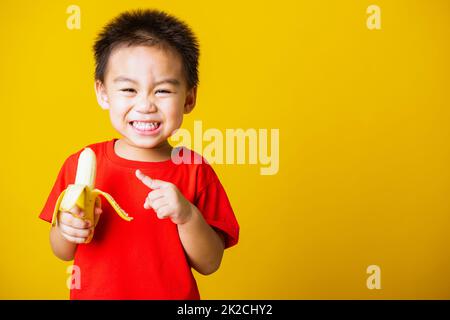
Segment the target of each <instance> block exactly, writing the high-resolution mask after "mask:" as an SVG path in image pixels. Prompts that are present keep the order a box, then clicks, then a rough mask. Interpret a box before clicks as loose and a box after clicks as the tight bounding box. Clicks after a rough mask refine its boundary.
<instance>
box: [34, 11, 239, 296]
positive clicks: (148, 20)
mask: <svg viewBox="0 0 450 320" xmlns="http://www.w3.org/2000/svg"><path fill="white" fill-rule="evenodd" d="M94 51H95V61H96V69H95V80H96V81H95V91H96V95H97V100H98V103H99V104H100V106H101V107H102V108H103V109H105V110H109V115H110V119H111V123H112V125H113V127H114V128H115V129H116V130H117V131H118V132H119V134H120V135H121V136H122V138H121V139H112V140H110V141H104V142H100V143H96V144H91V145H89V146H88V147H90V148H91V149H92V150H93V151H94V152H95V154H96V157H97V178H96V187H98V188H99V189H101V190H104V191H106V192H108V193H110V194H111V195H112V196H113V197H114V199H115V200H116V201H117V202H118V203H119V205H120V206H121V207H122V208H123V209H124V210H125V211H126V212H128V213H129V214H130V216H132V217H133V218H134V219H133V220H132V221H131V222H126V221H123V220H122V219H120V217H118V216H117V215H116V214H115V212H114V209H113V208H112V207H111V206H110V205H109V203H107V202H106V201H103V202H104V204H103V208H101V206H100V205H99V206H96V208H95V214H96V215H98V217H100V219H99V221H98V224H97V225H96V226H95V233H94V237H93V239H92V241H91V242H90V243H84V242H85V241H86V239H87V237H88V236H89V234H90V233H91V232H93V229H94V226H91V225H89V224H88V223H85V222H84V221H83V220H82V219H80V218H79V217H82V215H83V212H82V211H81V210H80V209H79V208H78V207H77V206H75V207H74V208H72V209H71V210H69V212H59V214H58V217H57V225H56V226H55V227H52V228H51V230H50V243H51V247H52V250H53V252H54V254H55V255H56V256H57V257H59V258H60V259H62V260H66V261H69V260H72V259H75V260H74V265H76V266H78V267H79V270H80V279H79V281H80V286H79V288H77V287H74V288H72V289H71V292H70V297H71V299H200V295H199V292H198V288H197V285H196V282H195V279H194V277H193V275H192V271H191V268H194V269H195V270H197V271H198V272H199V273H201V274H204V275H207V274H211V273H213V272H215V271H216V270H217V269H218V268H219V266H220V263H221V260H222V256H223V251H224V249H225V248H228V247H230V246H233V245H235V244H236V243H237V242H238V236H239V225H238V223H237V221H236V218H235V215H234V213H233V210H232V208H231V205H230V203H229V201H228V198H227V195H226V193H225V190H224V189H223V187H222V185H221V183H220V181H219V179H218V177H217V175H216V174H215V172H214V171H213V169H212V167H211V166H210V165H209V164H207V163H206V162H205V159H203V158H201V156H200V155H198V154H195V153H194V152H192V151H190V150H189V149H187V148H180V149H178V148H177V150H175V149H173V148H172V147H171V146H170V144H169V143H168V141H167V139H168V138H169V137H170V135H171V134H173V133H174V131H175V130H176V129H178V128H179V127H180V126H181V124H182V121H183V114H184V113H186V114H187V113H189V112H190V111H192V109H193V108H194V106H195V102H196V94H197V85H198V71H197V67H198V56H199V49H198V43H197V40H196V38H195V36H194V34H193V33H192V31H191V30H190V29H189V27H188V26H187V25H186V24H185V23H184V22H182V21H180V20H178V19H176V18H175V17H173V16H170V15H168V14H166V13H164V12H161V11H156V10H144V11H142V10H138V11H131V12H126V13H123V14H121V15H120V16H118V17H117V18H116V19H114V20H113V21H112V22H110V23H109V24H108V25H107V26H106V27H105V28H104V30H103V31H102V32H101V33H100V34H99V36H98V38H97V40H96V42H95V45H94ZM83 149H84V148H83ZM83 149H81V150H79V151H78V152H76V153H74V154H72V155H71V156H69V157H68V158H67V159H66V161H65V162H64V164H63V166H62V168H61V170H60V172H59V174H58V177H57V179H56V182H55V184H54V186H53V188H52V190H51V193H50V195H49V197H48V199H47V202H46V204H45V206H44V208H43V209H42V212H41V214H40V216H39V217H40V218H41V219H43V220H46V221H51V219H52V212H53V209H54V207H55V203H56V199H57V197H58V196H59V194H60V193H61V192H62V191H63V190H64V189H65V188H66V187H67V186H68V185H69V184H71V183H74V180H75V174H76V167H77V161H78V156H79V155H80V153H81V151H82V150H83ZM175 154H176V155H177V156H181V157H182V158H183V159H186V158H190V159H191V160H192V161H190V162H189V161H184V162H183V163H181V164H180V163H179V162H174V161H172V156H173V155H175ZM183 155H184V156H183ZM186 155H188V157H185V156H186ZM196 157H197V160H198V159H199V158H198V157H200V158H201V160H202V162H201V163H200V164H199V163H198V162H197V161H194V159H193V158H196ZM187 162H189V163H187Z"/></svg>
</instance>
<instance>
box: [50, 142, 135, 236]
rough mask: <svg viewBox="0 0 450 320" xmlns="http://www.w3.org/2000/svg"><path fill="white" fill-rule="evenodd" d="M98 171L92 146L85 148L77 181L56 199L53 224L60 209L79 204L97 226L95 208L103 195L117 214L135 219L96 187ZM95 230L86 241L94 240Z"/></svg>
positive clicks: (126, 218)
mask: <svg viewBox="0 0 450 320" xmlns="http://www.w3.org/2000/svg"><path fill="white" fill-rule="evenodd" d="M96 173H97V160H96V157H95V153H94V151H92V149H91V148H85V149H84V150H83V151H82V152H81V153H80V156H79V158H78V166H77V174H76V177H75V183H74V184H70V185H68V186H67V189H65V190H64V191H63V192H61V194H60V195H59V197H58V200H56V205H55V209H54V211H53V218H52V226H55V225H56V223H57V217H58V212H59V211H69V210H70V209H72V208H73V207H74V206H75V205H77V206H78V207H79V208H80V209H81V210H82V211H83V212H84V216H83V217H81V219H83V220H88V221H90V222H91V225H93V226H95V225H96V224H97V222H98V221H95V215H94V209H95V202H96V201H98V200H100V199H99V198H98V197H99V196H100V195H102V196H103V197H105V199H106V200H108V202H109V203H110V204H111V206H112V207H113V208H114V210H115V211H116V212H117V214H118V215H119V216H120V217H121V218H122V219H124V220H126V221H131V220H133V218H132V217H129V216H128V214H127V213H126V212H125V211H124V210H123V209H122V208H121V207H120V206H119V205H118V204H117V202H116V201H115V200H114V199H113V197H112V196H111V195H110V194H108V193H106V192H104V191H101V190H99V189H94V187H95V176H96ZM93 235H94V234H93V232H91V234H90V236H89V237H88V238H87V239H86V242H85V243H89V242H90V241H91V240H92V237H93Z"/></svg>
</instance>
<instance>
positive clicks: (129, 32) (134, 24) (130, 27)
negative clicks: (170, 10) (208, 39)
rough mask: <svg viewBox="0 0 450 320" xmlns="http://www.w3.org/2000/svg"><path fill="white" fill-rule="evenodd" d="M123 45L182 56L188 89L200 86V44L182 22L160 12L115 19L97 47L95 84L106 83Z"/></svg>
mask: <svg viewBox="0 0 450 320" xmlns="http://www.w3.org/2000/svg"><path fill="white" fill-rule="evenodd" d="M120 45H127V46H133V45H147V46H154V45H158V46H161V47H163V48H169V49H174V50H175V51H176V52H177V53H178V54H179V55H180V56H181V59H182V63H183V70H184V73H185V77H186V82H187V86H188V89H192V88H193V87H195V86H198V82H199V79H198V59H199V54H200V50H199V44H198V40H197V38H196V36H195V35H194V33H193V32H192V30H191V29H190V28H189V26H188V25H187V24H186V23H185V22H183V21H181V20H179V19H178V18H176V17H174V16H172V15H169V14H167V13H165V12H163V11H160V10H156V9H145V10H142V9H138V10H132V11H126V12H124V13H122V14H120V15H119V16H117V17H116V18H114V19H113V20H112V21H111V22H109V23H108V24H107V25H106V26H105V27H104V28H103V30H102V31H101V32H100V33H99V35H98V37H97V39H96V40H95V43H94V47H93V49H94V56H95V80H100V81H101V82H104V77H105V73H106V67H107V64H108V59H109V56H110V55H111V52H112V51H113V49H114V48H117V47H118V46H120Z"/></svg>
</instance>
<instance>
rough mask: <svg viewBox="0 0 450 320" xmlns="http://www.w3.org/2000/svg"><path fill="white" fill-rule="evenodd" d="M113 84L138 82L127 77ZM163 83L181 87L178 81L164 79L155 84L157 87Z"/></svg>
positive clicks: (116, 79)
mask: <svg viewBox="0 0 450 320" xmlns="http://www.w3.org/2000/svg"><path fill="white" fill-rule="evenodd" d="M113 82H133V83H134V84H138V82H137V81H136V80H133V79H130V78H127V77H122V76H119V77H117V78H115V79H114V80H113ZM162 83H169V84H173V85H174V86H179V85H180V81H178V80H177V79H163V80H160V81H157V82H155V86H157V85H160V84H162Z"/></svg>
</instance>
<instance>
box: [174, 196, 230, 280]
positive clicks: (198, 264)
mask: <svg viewBox="0 0 450 320" xmlns="http://www.w3.org/2000/svg"><path fill="white" fill-rule="evenodd" d="M191 210H192V213H191V218H190V219H189V220H188V221H187V222H185V223H183V224H178V225H177V227H178V233H179V235H180V240H181V243H182V244H183V247H184V250H185V251H186V253H187V255H188V257H189V260H190V263H191V266H192V267H193V268H194V269H195V270H197V271H198V272H200V273H201V274H203V275H208V274H211V273H213V272H215V271H217V269H219V267H220V263H221V261H222V256H223V251H224V248H225V241H224V237H223V235H222V234H220V233H218V232H216V231H215V230H214V229H213V228H211V227H210V226H209V224H208V223H207V222H206V221H205V219H203V216H202V214H201V213H200V211H199V210H198V209H197V207H196V206H194V205H193V204H191Z"/></svg>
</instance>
